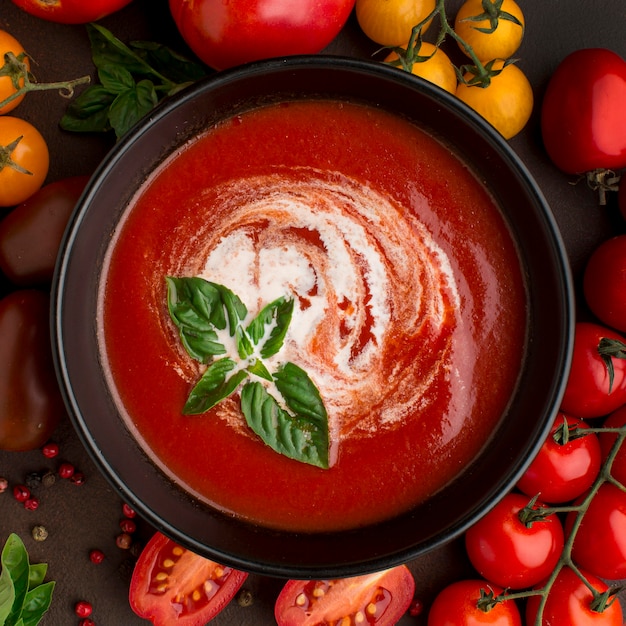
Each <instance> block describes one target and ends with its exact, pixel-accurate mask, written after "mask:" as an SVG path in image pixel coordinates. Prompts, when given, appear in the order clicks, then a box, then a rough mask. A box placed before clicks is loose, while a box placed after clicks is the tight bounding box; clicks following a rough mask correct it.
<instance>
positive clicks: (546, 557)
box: [465, 492, 564, 589]
mask: <svg viewBox="0 0 626 626" xmlns="http://www.w3.org/2000/svg"><path fill="white" fill-rule="evenodd" d="M528 503H529V498H528V496H526V495H522V494H519V493H513V492H510V493H508V494H507V495H506V496H504V498H502V500H500V502H498V504H496V506H495V507H494V508H493V509H491V510H490V511H489V512H488V513H487V514H486V515H484V516H483V517H482V518H481V519H479V520H478V521H477V522H476V523H475V524H474V525H473V526H472V527H471V528H469V529H468V530H467V532H466V533H465V546H466V549H467V554H468V557H469V559H470V561H471V563H472V565H473V566H474V568H475V569H476V571H477V572H478V573H479V574H480V575H481V576H482V577H483V578H485V579H487V580H488V581H489V582H491V583H495V584H496V585H498V586H500V587H503V588H510V589H524V588H526V587H532V586H533V585H536V584H537V583H539V582H540V581H542V580H544V579H545V578H547V577H548V576H549V575H550V573H551V572H552V570H553V569H554V567H555V566H556V564H557V562H558V560H559V557H560V556H561V551H562V550H563V543H564V537H563V527H562V526H561V522H560V520H559V518H558V517H557V516H556V515H554V514H552V515H548V516H546V518H545V520H542V521H536V522H533V523H532V524H531V526H530V527H527V526H526V525H525V524H524V523H523V522H522V521H521V520H520V517H519V512H520V511H521V510H522V509H524V507H525V506H526V505H527V504H528ZM542 506H543V505H542V504H541V503H540V502H537V504H536V505H535V506H534V507H533V508H534V509H541V507H542Z"/></svg>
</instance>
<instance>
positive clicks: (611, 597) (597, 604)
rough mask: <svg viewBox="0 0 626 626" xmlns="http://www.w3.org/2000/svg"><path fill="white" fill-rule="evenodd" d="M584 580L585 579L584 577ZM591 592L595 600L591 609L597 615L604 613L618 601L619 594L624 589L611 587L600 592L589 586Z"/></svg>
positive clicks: (590, 606)
mask: <svg viewBox="0 0 626 626" xmlns="http://www.w3.org/2000/svg"><path fill="white" fill-rule="evenodd" d="M583 580H584V577H583ZM588 586H589V590H590V591H591V593H592V594H593V600H592V601H591V604H590V605H589V608H590V609H591V610H592V611H594V612H595V613H604V611H606V610H607V609H608V608H609V607H610V606H611V605H612V604H613V602H615V601H616V600H617V594H618V593H620V591H622V590H623V589H624V587H623V586H620V587H609V588H608V589H607V590H605V591H602V592H598V590H597V589H596V588H595V587H593V585H588Z"/></svg>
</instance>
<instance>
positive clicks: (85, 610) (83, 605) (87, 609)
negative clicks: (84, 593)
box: [74, 600, 93, 617]
mask: <svg viewBox="0 0 626 626" xmlns="http://www.w3.org/2000/svg"><path fill="white" fill-rule="evenodd" d="M92 612H93V607H92V606H91V604H90V603H89V602H86V601H85V600H81V601H80V602H77V603H76V604H75V605H74V613H76V615H78V617H89V616H90V615H91V613H92Z"/></svg>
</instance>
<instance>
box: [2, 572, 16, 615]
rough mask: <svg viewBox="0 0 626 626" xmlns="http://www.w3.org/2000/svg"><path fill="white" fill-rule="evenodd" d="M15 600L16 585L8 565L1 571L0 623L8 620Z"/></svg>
mask: <svg viewBox="0 0 626 626" xmlns="http://www.w3.org/2000/svg"><path fill="white" fill-rule="evenodd" d="M14 602H15V585H14V583H13V580H12V579H11V574H10V573H9V570H8V569H7V568H6V567H4V566H3V567H2V571H0V624H2V625H4V623H5V622H6V619H7V617H8V616H9V613H10V612H11V609H12V608H13V603H14Z"/></svg>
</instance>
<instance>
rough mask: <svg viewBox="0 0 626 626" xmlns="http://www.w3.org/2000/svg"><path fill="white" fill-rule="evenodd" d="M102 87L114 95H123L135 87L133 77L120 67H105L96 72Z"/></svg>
mask: <svg viewBox="0 0 626 626" xmlns="http://www.w3.org/2000/svg"><path fill="white" fill-rule="evenodd" d="M98 78H99V79H100V82H101V83H102V86H103V87H104V88H105V89H106V90H107V91H108V92H109V93H114V94H119V93H124V92H125V91H127V90H128V89H132V88H133V87H134V86H135V79H134V78H133V75H132V74H131V73H130V72H129V71H128V70H127V69H126V68H125V67H122V66H121V65H105V66H104V67H101V68H100V69H99V70H98Z"/></svg>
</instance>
